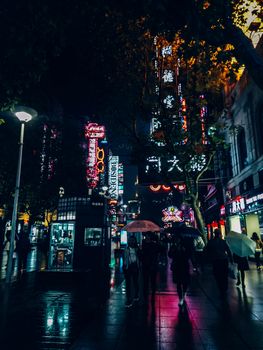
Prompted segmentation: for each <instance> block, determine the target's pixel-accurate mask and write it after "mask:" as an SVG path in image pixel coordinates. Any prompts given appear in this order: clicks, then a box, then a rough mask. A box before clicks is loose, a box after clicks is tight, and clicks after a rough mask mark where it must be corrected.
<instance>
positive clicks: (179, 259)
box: [168, 234, 194, 306]
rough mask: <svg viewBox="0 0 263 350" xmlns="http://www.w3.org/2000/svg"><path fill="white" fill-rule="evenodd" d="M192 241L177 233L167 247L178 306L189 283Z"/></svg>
mask: <svg viewBox="0 0 263 350" xmlns="http://www.w3.org/2000/svg"><path fill="white" fill-rule="evenodd" d="M193 251H194V247H193V242H192V240H191V239H190V240H189V239H187V238H184V237H182V236H181V235H180V234H178V236H177V237H175V238H174V241H173V243H172V245H171V247H170V249H169V252H168V256H169V258H171V259H172V263H171V270H172V274H173V281H174V283H176V288H177V293H178V296H179V306H183V305H184V304H185V295H186V292H187V289H188V286H189V283H190V261H191V260H192V257H193Z"/></svg>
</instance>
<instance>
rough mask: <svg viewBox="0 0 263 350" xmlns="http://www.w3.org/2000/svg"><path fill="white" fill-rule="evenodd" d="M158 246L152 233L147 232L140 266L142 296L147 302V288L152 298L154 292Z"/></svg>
mask: <svg viewBox="0 0 263 350" xmlns="http://www.w3.org/2000/svg"><path fill="white" fill-rule="evenodd" d="M160 250H161V248H160V244H159V243H158V241H157V237H155V235H154V233H153V232H147V233H146V236H145V239H144V240H143V242H142V251H141V264H142V274H143V296H144V301H146V300H147V297H148V292H149V286H150V287H151V292H152V296H154V295H155V292H156V277H157V270H158V262H159V254H160Z"/></svg>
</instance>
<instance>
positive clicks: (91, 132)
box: [85, 123, 105, 139]
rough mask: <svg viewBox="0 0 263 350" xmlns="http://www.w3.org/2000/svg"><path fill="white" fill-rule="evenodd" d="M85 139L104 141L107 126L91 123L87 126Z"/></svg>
mask: <svg viewBox="0 0 263 350" xmlns="http://www.w3.org/2000/svg"><path fill="white" fill-rule="evenodd" d="M85 137H89V138H94V139H103V138H104V137H105V126H104V125H98V124H97V123H89V124H87V125H86V126H85Z"/></svg>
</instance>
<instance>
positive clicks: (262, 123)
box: [255, 105, 263, 156]
mask: <svg viewBox="0 0 263 350" xmlns="http://www.w3.org/2000/svg"><path fill="white" fill-rule="evenodd" d="M255 127H256V134H257V138H256V139H257V149H258V154H259V156H261V155H262V154H263V105H261V106H259V108H257V112H256V125H255Z"/></svg>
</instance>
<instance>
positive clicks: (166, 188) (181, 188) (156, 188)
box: [149, 184, 186, 192]
mask: <svg viewBox="0 0 263 350" xmlns="http://www.w3.org/2000/svg"><path fill="white" fill-rule="evenodd" d="M173 186H174V188H176V189H177V190H178V191H180V192H182V191H184V190H185V188H186V186H185V184H180V185H179V184H175V185H173ZM149 187H150V190H151V191H152V192H159V191H160V190H163V191H171V187H170V186H166V185H150V186H149Z"/></svg>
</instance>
